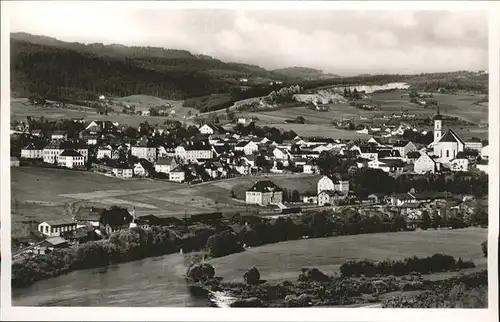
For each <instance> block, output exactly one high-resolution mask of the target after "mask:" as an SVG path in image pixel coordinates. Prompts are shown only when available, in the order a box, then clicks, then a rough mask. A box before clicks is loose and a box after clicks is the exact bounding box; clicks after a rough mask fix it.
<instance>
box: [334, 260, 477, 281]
mask: <svg viewBox="0 0 500 322" xmlns="http://www.w3.org/2000/svg"><path fill="white" fill-rule="evenodd" d="M471 267H475V265H474V263H473V262H472V261H464V260H462V259H461V258H459V259H458V260H455V259H454V258H453V257H452V256H449V255H444V254H434V255H432V256H430V257H425V258H418V257H416V256H414V257H410V258H406V259H404V260H402V261H401V260H400V261H391V260H385V261H380V262H373V261H369V260H362V261H348V262H345V263H344V264H342V266H340V272H341V273H342V275H343V276H347V277H350V276H358V277H359V276H362V275H363V276H366V277H373V276H377V275H381V276H388V275H394V276H402V275H408V274H411V273H412V272H416V273H421V274H429V273H434V272H446V271H450V270H454V269H464V268H471Z"/></svg>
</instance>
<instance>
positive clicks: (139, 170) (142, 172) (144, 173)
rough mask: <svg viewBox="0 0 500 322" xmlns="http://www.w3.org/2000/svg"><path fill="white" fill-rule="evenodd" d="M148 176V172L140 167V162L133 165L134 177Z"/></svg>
mask: <svg viewBox="0 0 500 322" xmlns="http://www.w3.org/2000/svg"><path fill="white" fill-rule="evenodd" d="M147 175H148V171H147V170H146V168H144V166H143V165H142V162H137V163H136V164H134V176H138V177H144V176H147Z"/></svg>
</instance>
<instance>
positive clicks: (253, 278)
mask: <svg viewBox="0 0 500 322" xmlns="http://www.w3.org/2000/svg"><path fill="white" fill-rule="evenodd" d="M243 279H244V280H245V283H247V284H250V285H256V284H259V281H260V273H259V270H258V269H257V268H255V267H252V268H251V269H250V270H248V271H247V272H246V273H245V275H243Z"/></svg>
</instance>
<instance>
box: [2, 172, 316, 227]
mask: <svg viewBox="0 0 500 322" xmlns="http://www.w3.org/2000/svg"><path fill="white" fill-rule="evenodd" d="M310 177H311V176H303V175H302V176H301V175H299V176H297V175H295V176H277V177H276V179H274V178H273V179H272V180H273V181H275V182H276V183H277V184H278V185H281V186H283V187H287V186H299V187H300V186H304V187H307V188H309V187H310V186H315V184H316V182H317V176H316V177H314V176H313V177H311V178H310ZM264 178H265V177H257V176H254V177H241V178H233V179H227V180H224V181H214V182H207V183H202V184H199V185H192V186H189V185H187V184H179V183H174V182H168V181H154V180H149V179H135V178H134V179H128V180H124V179H119V178H115V177H108V176H104V175H101V174H97V173H92V172H82V171H71V170H62V169H49V168H40V167H20V168H11V214H12V236H13V237H16V236H17V237H18V236H23V235H26V233H27V232H28V229H29V227H30V226H33V224H34V223H35V222H43V221H45V220H55V219H61V218H71V216H72V215H74V213H75V211H77V210H78V208H79V207H81V206H84V205H93V206H96V207H110V206H113V205H119V206H124V207H127V208H128V209H129V210H130V211H131V210H132V208H134V207H135V209H136V213H137V214H155V215H159V216H176V217H183V216H185V215H189V214H195V213H204V212H213V211H221V212H233V211H234V212H236V211H244V210H251V209H255V210H257V209H259V207H258V206H248V207H247V206H246V204H245V203H244V198H245V191H246V189H248V188H249V187H250V186H251V185H252V184H253V182H254V180H259V179H264ZM309 178H310V179H309ZM306 179H307V180H306ZM305 183H307V184H306V185H304V184H305ZM235 186H236V188H235V190H236V191H239V192H238V197H240V198H241V199H240V200H235V199H232V198H231V189H232V188H233V187H235Z"/></svg>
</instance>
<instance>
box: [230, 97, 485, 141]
mask: <svg viewBox="0 0 500 322" xmlns="http://www.w3.org/2000/svg"><path fill="white" fill-rule="evenodd" d="M433 95H434V99H435V100H436V101H437V102H439V104H440V107H441V108H440V109H441V113H442V114H445V115H449V116H452V117H459V118H461V119H464V120H467V121H470V122H473V123H476V124H481V123H482V124H487V121H488V103H487V102H486V103H477V102H480V101H481V100H482V99H483V98H484V96H482V95H476V94H469V93H461V94H457V95H451V94H440V93H434V94H433ZM365 101H366V103H372V104H380V106H381V109H380V110H375V111H367V110H362V109H357V108H355V107H353V106H349V105H348V104H342V103H339V104H328V105H326V106H327V107H328V111H317V110H314V109H311V108H308V107H307V106H305V105H299V106H293V107H288V108H278V109H275V110H267V111H265V110H259V111H254V112H250V111H243V112H241V113H240V114H239V115H238V116H242V117H243V116H245V117H250V118H251V117H255V118H257V122H256V123H257V124H259V125H269V126H275V127H278V128H282V129H285V130H293V131H295V132H296V133H297V134H299V135H304V136H313V135H316V136H325V137H333V138H366V137H367V136H366V135H363V134H358V133H355V132H352V131H344V130H339V129H335V128H333V127H332V125H331V123H332V121H333V120H334V119H336V120H338V119H342V118H354V119H359V117H366V118H368V119H369V118H371V117H373V116H387V115H391V114H392V113H395V114H399V113H401V111H408V112H410V113H413V114H415V115H416V116H417V117H432V116H434V115H435V113H436V111H435V109H433V108H424V107H421V106H418V105H416V104H413V103H410V102H409V97H408V93H407V92H405V91H399V90H398V91H392V92H378V93H374V94H372V95H371V96H370V98H369V99H366V100H365ZM297 116H303V117H304V118H305V119H306V124H285V120H289V119H294V118H296V117H297ZM429 129H430V128H429ZM455 130H456V132H457V133H459V134H460V135H464V136H463V137H464V139H468V138H470V137H473V136H477V137H480V138H487V132H488V129H487V128H486V127H483V128H479V127H477V126H475V127H468V128H465V127H464V128H461V129H460V128H456V129H455Z"/></svg>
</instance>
